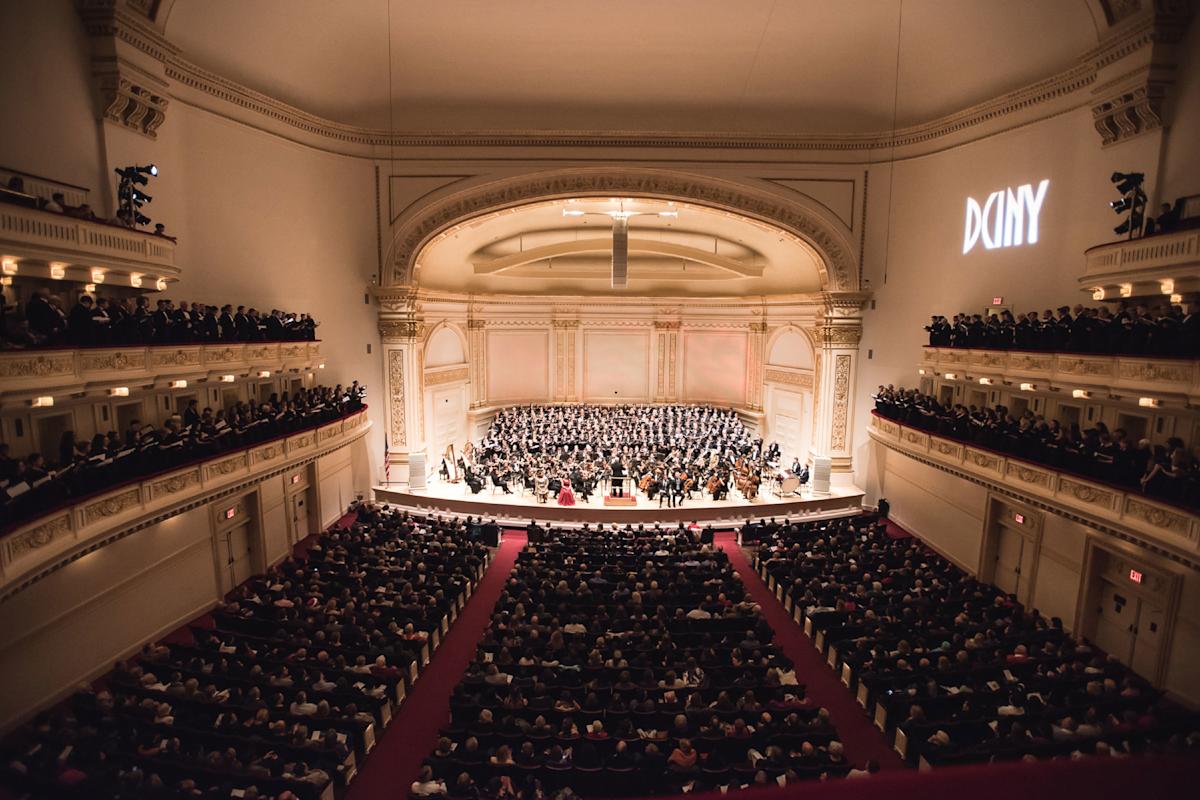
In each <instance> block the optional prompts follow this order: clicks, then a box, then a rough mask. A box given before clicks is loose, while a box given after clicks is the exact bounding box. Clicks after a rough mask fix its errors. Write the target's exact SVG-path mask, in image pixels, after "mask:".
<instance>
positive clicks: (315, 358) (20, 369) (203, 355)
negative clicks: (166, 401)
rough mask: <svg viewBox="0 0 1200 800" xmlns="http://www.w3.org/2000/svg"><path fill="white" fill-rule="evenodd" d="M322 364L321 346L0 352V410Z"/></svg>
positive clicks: (238, 345)
mask: <svg viewBox="0 0 1200 800" xmlns="http://www.w3.org/2000/svg"><path fill="white" fill-rule="evenodd" d="M320 366H321V343H320V342H219V343H216V344H181V345H148V346H137V347H97V348H81V349H62V350H58V349H50V350H13V351H8V352H4V353H0V409H3V408H5V407H12V406H13V405H16V404H19V403H22V402H24V401H26V400H28V399H29V398H31V397H33V396H40V395H56V394H57V395H64V394H89V393H95V394H102V393H103V392H105V391H107V390H108V389H109V388H110V387H113V386H126V385H138V386H157V387H162V386H166V385H168V384H169V383H170V382H171V381H176V380H188V381H203V380H219V379H220V377H221V376H222V375H235V376H238V377H246V376H252V375H253V374H254V373H256V372H259V371H268V370H269V371H271V372H272V373H278V372H287V371H296V372H299V371H301V370H311V369H315V368H319V367H320Z"/></svg>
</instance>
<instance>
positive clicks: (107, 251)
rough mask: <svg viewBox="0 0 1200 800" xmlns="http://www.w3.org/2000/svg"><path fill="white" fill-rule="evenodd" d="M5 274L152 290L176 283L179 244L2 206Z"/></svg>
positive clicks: (114, 227)
mask: <svg viewBox="0 0 1200 800" xmlns="http://www.w3.org/2000/svg"><path fill="white" fill-rule="evenodd" d="M0 256H2V257H3V268H4V274H5V275H14V274H19V275H23V276H33V277H40V278H54V279H59V280H68V281H77V282H80V283H101V282H103V283H106V284H110V285H111V284H115V285H118V286H133V287H135V288H144V289H147V290H153V289H155V288H164V287H165V284H166V283H167V282H169V281H173V280H178V278H179V267H177V266H176V265H175V242H174V241H173V240H172V239H170V238H168V237H166V236H156V235H155V234H153V233H147V232H145V231H140V230H132V229H130V228H124V227H121V226H119V225H110V224H107V223H104V222H91V221H88V220H84V219H80V218H78V217H71V216H68V215H65V214H59V213H56V212H53V211H41V210H39V209H35V208H25V207H22V206H18V205H13V204H9V203H0Z"/></svg>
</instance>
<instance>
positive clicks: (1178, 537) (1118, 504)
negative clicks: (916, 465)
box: [869, 413, 1200, 557]
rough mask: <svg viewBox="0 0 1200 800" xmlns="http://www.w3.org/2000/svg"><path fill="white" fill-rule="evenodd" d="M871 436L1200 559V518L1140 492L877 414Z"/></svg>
mask: <svg viewBox="0 0 1200 800" xmlns="http://www.w3.org/2000/svg"><path fill="white" fill-rule="evenodd" d="M869 432H870V435H871V438H872V439H874V440H875V441H877V442H879V443H880V444H882V445H884V446H886V447H890V448H892V449H894V450H898V451H900V452H902V453H905V454H906V455H910V456H913V457H915V458H918V459H920V460H922V461H926V462H930V463H933V464H937V465H941V466H943V467H946V468H949V469H950V470H951V471H953V472H957V473H959V474H962V475H964V476H966V477H967V478H968V479H970V480H974V481H976V482H978V483H982V484H984V485H991V486H996V487H1001V488H1003V489H1005V490H1007V491H1011V492H1014V493H1017V494H1019V495H1021V496H1023V497H1026V498H1030V499H1032V500H1034V501H1035V502H1036V501H1039V500H1040V501H1042V502H1048V503H1050V504H1052V507H1053V508H1055V509H1063V510H1065V511H1067V512H1069V513H1079V514H1083V515H1086V516H1088V517H1091V518H1093V519H1095V520H1097V521H1098V522H1101V523H1109V524H1113V525H1117V526H1119V527H1121V528H1123V529H1126V530H1132V531H1134V532H1136V533H1137V535H1138V536H1139V537H1140V538H1145V539H1147V540H1149V541H1151V542H1154V543H1155V544H1158V545H1163V546H1166V547H1168V548H1170V549H1172V550H1175V551H1179V552H1181V553H1185V554H1187V555H1188V556H1190V557H1196V556H1197V555H1200V516H1197V515H1195V514H1191V513H1188V512H1187V511H1184V510H1183V509H1180V508H1176V507H1175V506H1171V505H1168V504H1166V503H1161V502H1159V501H1157V500H1152V499H1150V498H1148V497H1146V496H1144V495H1142V494H1140V493H1138V492H1136V491H1132V490H1128V489H1124V488H1121V487H1118V486H1112V485H1109V484H1104V483H1098V482H1096V481H1092V480H1088V479H1087V478H1082V477H1079V476H1077V475H1071V474H1066V473H1060V472H1057V471H1055V470H1054V469H1053V468H1050V467H1045V466H1042V465H1038V464H1032V463H1029V462H1027V461H1022V460H1020V459H1017V458H1013V457H1011V456H1008V455H1005V454H1003V453H999V452H996V451H994V450H988V449H986V448H981V447H978V446H975V445H972V444H968V443H965V442H961V441H958V440H956V439H947V438H943V437H941V436H936V435H934V434H931V433H927V432H926V431H923V430H919V429H917V428H910V427H908V426H907V425H902V424H900V423H899V422H896V421H894V420H890V419H886V418H884V417H882V416H880V415H878V414H876V413H872V415H871V425H870V428H869Z"/></svg>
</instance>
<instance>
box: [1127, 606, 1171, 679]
mask: <svg viewBox="0 0 1200 800" xmlns="http://www.w3.org/2000/svg"><path fill="white" fill-rule="evenodd" d="M1164 622H1165V619H1164V615H1163V610H1162V609H1161V608H1159V607H1158V606H1157V605H1155V604H1154V603H1153V602H1152V601H1150V600H1141V601H1139V602H1138V616H1137V621H1136V622H1135V623H1134V625H1133V661H1132V663H1130V665H1129V666H1131V667H1133V671H1134V672H1136V673H1137V674H1139V675H1142V676H1146V677H1150V678H1153V677H1154V676H1155V675H1157V674H1158V655H1159V652H1160V649H1161V641H1162V635H1163V624H1164Z"/></svg>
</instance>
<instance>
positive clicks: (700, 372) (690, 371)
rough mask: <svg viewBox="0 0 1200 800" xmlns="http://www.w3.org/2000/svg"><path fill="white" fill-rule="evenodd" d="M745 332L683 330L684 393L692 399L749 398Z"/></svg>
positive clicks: (733, 400)
mask: <svg viewBox="0 0 1200 800" xmlns="http://www.w3.org/2000/svg"><path fill="white" fill-rule="evenodd" d="M747 345H748V339H747V334H744V333H726V332H721V333H715V332H714V333H709V332H707V331H693V330H685V331H684V333H683V393H684V396H685V397H686V398H687V399H688V400H689V401H711V402H715V403H727V404H734V405H738V404H741V403H744V402H745V400H746V351H747Z"/></svg>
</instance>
